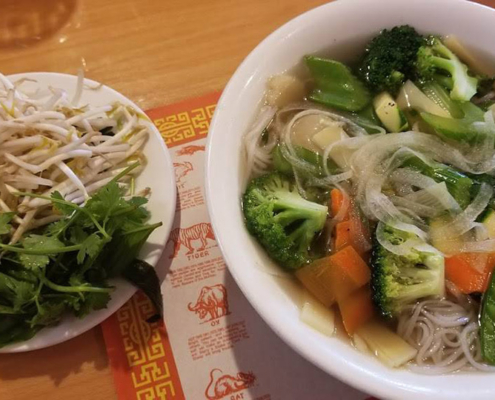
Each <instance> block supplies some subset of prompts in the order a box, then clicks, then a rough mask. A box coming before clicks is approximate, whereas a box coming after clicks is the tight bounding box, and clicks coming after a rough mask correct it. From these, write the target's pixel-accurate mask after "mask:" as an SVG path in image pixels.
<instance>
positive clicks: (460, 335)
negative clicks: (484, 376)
mask: <svg viewBox="0 0 495 400" xmlns="http://www.w3.org/2000/svg"><path fill="white" fill-rule="evenodd" d="M448 288H449V289H450V290H451V297H450V298H449V299H428V300H423V301H421V302H420V303H417V304H415V305H413V306H409V307H407V308H406V309H405V310H404V312H403V313H402V314H401V315H400V317H399V323H398V326H397V333H398V334H399V336H401V337H402V338H403V339H404V340H406V341H407V342H408V343H409V344H410V345H411V346H413V347H414V348H416V349H417V350H418V354H417V356H416V359H415V363H416V365H409V368H410V369H411V370H413V371H414V372H418V373H422V374H431V375H433V374H443V373H448V372H453V371H457V370H458V369H461V368H464V367H466V366H469V367H470V368H474V369H477V370H480V371H487V372H494V371H495V367H492V366H488V365H486V364H483V363H482V362H481V353H480V351H479V335H478V329H479V328H478V323H477V311H478V304H476V303H475V302H474V301H473V300H471V299H470V298H469V297H468V296H465V295H462V294H460V293H459V291H458V290H457V289H456V288H455V287H453V285H452V284H451V283H450V282H449V284H448ZM452 292H454V293H452Z"/></svg>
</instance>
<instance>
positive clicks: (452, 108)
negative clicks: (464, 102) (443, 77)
mask: <svg viewBox="0 0 495 400" xmlns="http://www.w3.org/2000/svg"><path fill="white" fill-rule="evenodd" d="M418 86H419V87H420V89H421V91H422V92H423V93H424V94H425V95H426V96H427V97H428V98H429V99H430V100H432V101H433V102H435V103H436V104H437V105H439V106H440V107H441V108H442V109H443V110H445V111H447V112H448V113H449V114H450V115H451V116H452V118H462V117H463V116H464V112H463V111H462V108H461V106H460V104H459V102H457V101H455V100H452V99H451V98H450V93H449V92H448V91H447V89H446V88H445V87H444V86H443V85H441V84H440V83H438V82H437V81H435V80H428V81H420V82H418ZM435 115H436V114H435Z"/></svg>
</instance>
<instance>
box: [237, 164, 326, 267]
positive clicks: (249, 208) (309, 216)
mask: <svg viewBox="0 0 495 400" xmlns="http://www.w3.org/2000/svg"><path fill="white" fill-rule="evenodd" d="M242 206H243V207H242V208H243V212H244V217H245V221H246V227H247V229H248V231H249V232H250V233H251V235H253V236H254V237H256V239H257V240H258V242H259V243H260V244H261V245H262V246H263V247H264V248H265V250H266V252H267V254H268V255H269V256H270V257H271V258H273V259H274V260H275V261H276V262H278V263H279V264H280V265H281V266H282V267H284V268H285V269H287V270H295V269H298V268H300V267H301V266H303V265H304V264H306V263H307V262H309V261H311V259H312V256H311V253H310V246H311V244H312V242H313V239H314V238H315V236H316V235H317V234H318V233H319V232H320V231H321V230H322V229H323V226H324V224H325V221H326V218H327V213H328V207H326V206H323V205H321V204H318V203H315V202H311V201H308V200H306V199H304V198H303V197H301V195H300V194H299V192H298V191H297V188H296V185H295V183H294V181H293V180H292V179H291V178H289V177H287V176H285V175H282V174H280V173H278V172H273V173H269V174H266V175H263V176H261V177H258V178H255V179H253V180H252V181H251V182H250V183H249V185H248V187H247V189H246V192H245V193H244V196H243V199H242Z"/></svg>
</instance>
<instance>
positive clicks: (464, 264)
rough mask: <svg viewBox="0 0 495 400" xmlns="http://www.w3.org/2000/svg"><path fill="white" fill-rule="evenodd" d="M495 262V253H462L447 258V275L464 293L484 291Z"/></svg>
mask: <svg viewBox="0 0 495 400" xmlns="http://www.w3.org/2000/svg"><path fill="white" fill-rule="evenodd" d="M494 264H495V255H494V254H489V253H460V254H456V255H454V256H452V257H448V258H446V259H445V276H446V278H447V279H448V280H449V281H451V282H452V283H454V284H455V285H456V286H457V287H458V288H459V290H460V291H461V292H463V293H466V294H468V293H474V292H481V293H483V292H485V290H486V288H487V286H488V282H489V278H490V275H491V273H492V270H493V267H494Z"/></svg>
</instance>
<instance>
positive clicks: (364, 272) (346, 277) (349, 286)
mask: <svg viewBox="0 0 495 400" xmlns="http://www.w3.org/2000/svg"><path fill="white" fill-rule="evenodd" d="M328 258H329V260H330V263H331V264H332V266H333V267H334V271H333V278H334V292H335V297H336V299H337V300H340V299H343V298H345V297H347V296H348V295H349V294H350V293H352V292H354V291H355V290H357V289H359V288H360V287H362V286H364V285H366V284H367V283H368V282H369V281H370V275H371V274H370V269H369V267H368V265H366V263H365V262H364V261H363V259H362V258H361V257H360V256H359V254H358V253H357V251H356V250H354V248H353V247H352V246H346V247H344V248H343V249H341V250H339V251H338V252H337V253H335V254H333V255H331V256H329V257H328Z"/></svg>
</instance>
